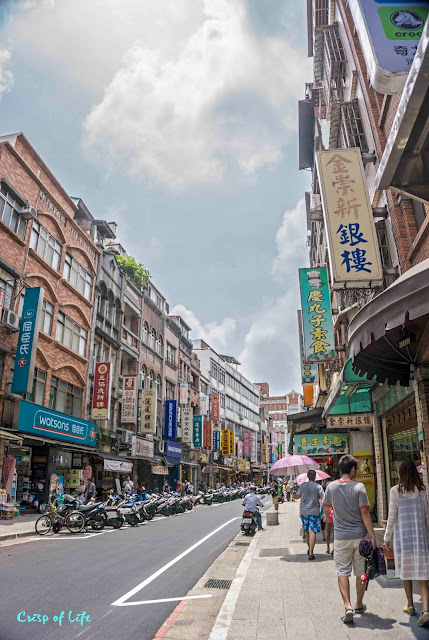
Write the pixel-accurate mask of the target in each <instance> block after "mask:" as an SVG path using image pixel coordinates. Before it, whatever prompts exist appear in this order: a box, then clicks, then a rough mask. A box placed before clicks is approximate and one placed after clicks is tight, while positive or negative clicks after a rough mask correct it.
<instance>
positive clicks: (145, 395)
mask: <svg viewBox="0 0 429 640" xmlns="http://www.w3.org/2000/svg"><path fill="white" fill-rule="evenodd" d="M156 404H157V403H156V389H144V390H143V391H142V418H141V419H142V431H144V432H146V433H155V431H156V413H157V411H156V409H157V407H156Z"/></svg>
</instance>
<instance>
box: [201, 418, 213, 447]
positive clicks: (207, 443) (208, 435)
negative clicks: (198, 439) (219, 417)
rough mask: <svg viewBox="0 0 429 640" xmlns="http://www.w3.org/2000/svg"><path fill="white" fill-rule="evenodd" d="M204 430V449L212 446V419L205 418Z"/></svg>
mask: <svg viewBox="0 0 429 640" xmlns="http://www.w3.org/2000/svg"><path fill="white" fill-rule="evenodd" d="M203 426H204V430H203V447H204V449H210V450H211V448H212V423H211V421H210V420H204V425H203Z"/></svg>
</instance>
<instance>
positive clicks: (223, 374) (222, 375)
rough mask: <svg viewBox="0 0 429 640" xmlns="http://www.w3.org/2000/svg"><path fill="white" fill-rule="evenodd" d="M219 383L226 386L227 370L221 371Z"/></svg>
mask: <svg viewBox="0 0 429 640" xmlns="http://www.w3.org/2000/svg"><path fill="white" fill-rule="evenodd" d="M219 382H222V384H225V370H224V369H219Z"/></svg>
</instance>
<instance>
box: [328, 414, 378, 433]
mask: <svg viewBox="0 0 429 640" xmlns="http://www.w3.org/2000/svg"><path fill="white" fill-rule="evenodd" d="M372 424H373V419H372V413H356V414H350V415H348V414H347V415H328V416H326V426H327V427H329V428H331V429H338V427H348V428H351V427H355V428H359V427H372Z"/></svg>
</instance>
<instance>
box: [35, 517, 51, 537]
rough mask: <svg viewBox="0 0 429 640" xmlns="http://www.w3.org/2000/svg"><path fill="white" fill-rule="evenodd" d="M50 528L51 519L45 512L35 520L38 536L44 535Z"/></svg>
mask: <svg viewBox="0 0 429 640" xmlns="http://www.w3.org/2000/svg"><path fill="white" fill-rule="evenodd" d="M51 529H52V519H51V517H50V516H48V515H46V514H45V515H43V516H40V518H38V519H37V520H36V533H38V534H39V536H45V535H46V534H47V533H49V532H50V530H51Z"/></svg>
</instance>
